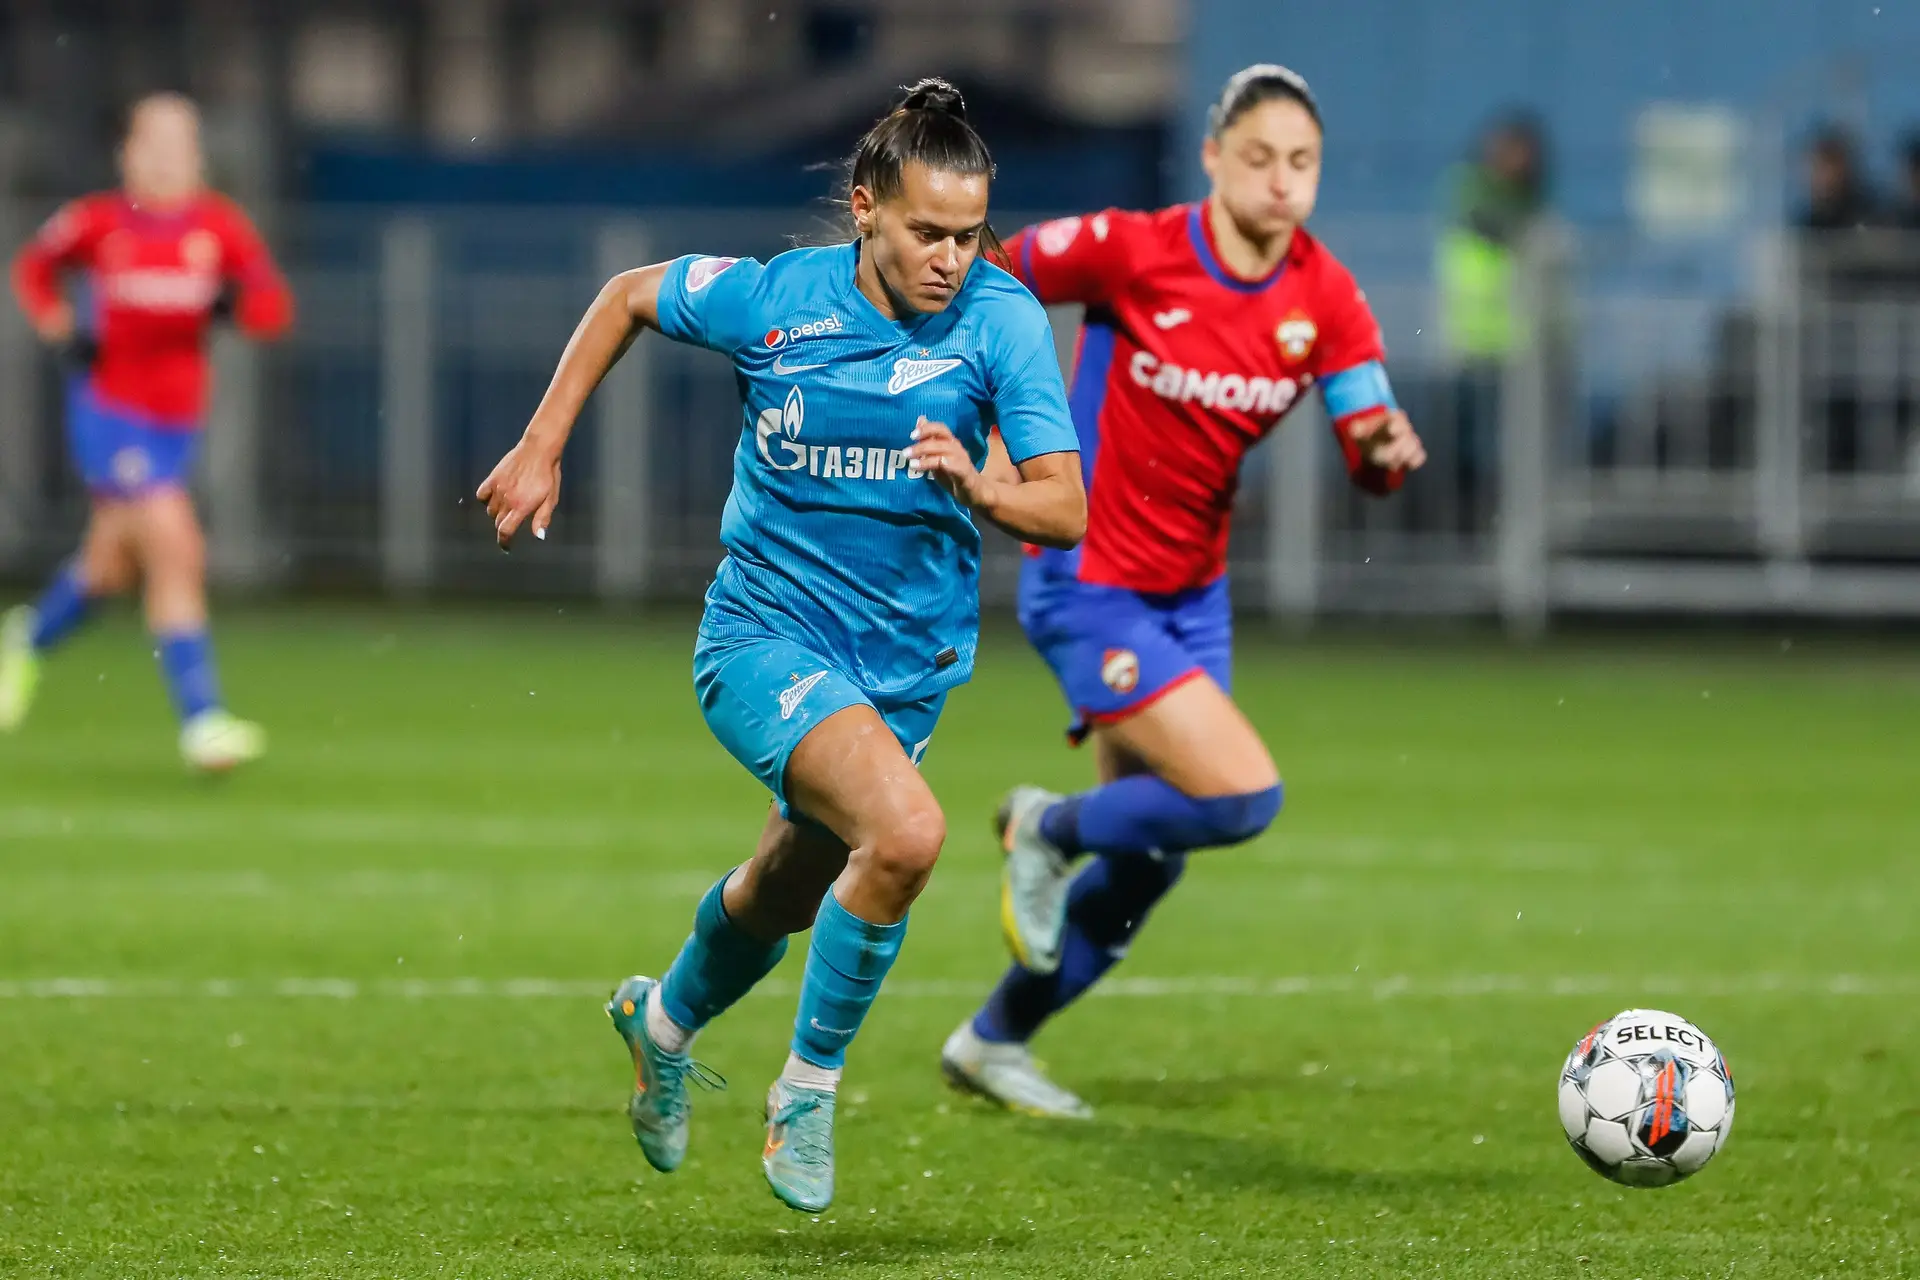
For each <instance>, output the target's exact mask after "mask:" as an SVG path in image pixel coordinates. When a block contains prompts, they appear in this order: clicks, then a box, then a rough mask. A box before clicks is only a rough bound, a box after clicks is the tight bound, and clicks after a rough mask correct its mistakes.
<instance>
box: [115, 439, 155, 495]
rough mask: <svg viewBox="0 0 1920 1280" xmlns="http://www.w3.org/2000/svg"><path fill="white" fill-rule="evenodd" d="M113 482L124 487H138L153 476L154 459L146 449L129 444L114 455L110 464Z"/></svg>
mask: <svg viewBox="0 0 1920 1280" xmlns="http://www.w3.org/2000/svg"><path fill="white" fill-rule="evenodd" d="M109 466H110V467H111V469H112V471H113V482H114V483H115V484H117V485H119V486H120V487H121V488H122V489H138V488H139V487H140V486H142V485H144V484H145V483H146V482H147V481H148V480H150V479H152V478H153V459H152V458H149V457H148V456H147V451H146V450H145V449H142V448H139V447H138V446H133V445H129V446H128V447H127V448H125V449H122V450H120V451H119V452H118V453H116V454H114V455H113V461H112V462H111V463H110V464H109Z"/></svg>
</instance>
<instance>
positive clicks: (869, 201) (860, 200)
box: [847, 186, 879, 236]
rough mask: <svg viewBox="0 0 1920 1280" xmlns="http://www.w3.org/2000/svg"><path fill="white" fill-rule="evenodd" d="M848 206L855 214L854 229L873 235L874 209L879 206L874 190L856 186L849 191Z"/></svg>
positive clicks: (865, 234) (864, 234)
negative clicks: (874, 196)
mask: <svg viewBox="0 0 1920 1280" xmlns="http://www.w3.org/2000/svg"><path fill="white" fill-rule="evenodd" d="M847 206H848V208H849V210H850V211H851V212H852V214H853V225H854V229H855V230H856V231H858V232H859V233H860V234H861V235H863V236H868V235H872V234H873V219H874V210H875V209H876V208H877V207H878V206H879V201H877V200H875V199H874V198H873V191H872V190H871V189H870V188H868V187H864V186H858V187H855V188H854V189H853V190H852V191H849V192H848V193H847Z"/></svg>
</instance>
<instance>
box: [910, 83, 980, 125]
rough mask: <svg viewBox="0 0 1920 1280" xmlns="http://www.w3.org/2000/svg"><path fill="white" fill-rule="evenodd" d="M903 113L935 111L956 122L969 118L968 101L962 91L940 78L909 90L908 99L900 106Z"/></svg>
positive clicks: (919, 84) (911, 87) (913, 86)
mask: <svg viewBox="0 0 1920 1280" xmlns="http://www.w3.org/2000/svg"><path fill="white" fill-rule="evenodd" d="M900 110H902V111H934V112H938V113H939V114H940V115H943V116H952V117H953V118H954V119H956V120H965V119H966V118H967V100H966V99H965V98H963V97H961V96H960V91H959V90H958V89H956V88H954V87H953V86H952V85H950V84H948V83H947V82H946V81H945V80H942V79H940V78H939V77H938V76H929V77H928V78H927V79H925V80H922V81H920V82H919V83H918V84H915V85H912V86H910V87H909V88H908V89H907V99H906V101H905V102H902V103H901V104H900Z"/></svg>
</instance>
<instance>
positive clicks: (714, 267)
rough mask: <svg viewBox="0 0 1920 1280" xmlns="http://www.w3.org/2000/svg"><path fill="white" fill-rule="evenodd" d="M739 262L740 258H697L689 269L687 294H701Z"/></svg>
mask: <svg viewBox="0 0 1920 1280" xmlns="http://www.w3.org/2000/svg"><path fill="white" fill-rule="evenodd" d="M738 261H740V259H738V258H695V259H694V260H693V262H692V263H691V264H689V265H688V267H687V292H688V293H698V292H700V291H701V290H702V289H704V288H706V287H707V286H708V285H710V284H712V283H713V282H714V281H715V280H717V279H719V278H720V273H721V272H723V271H725V270H726V269H727V268H728V267H730V266H732V265H733V264H734V263H736V262H738Z"/></svg>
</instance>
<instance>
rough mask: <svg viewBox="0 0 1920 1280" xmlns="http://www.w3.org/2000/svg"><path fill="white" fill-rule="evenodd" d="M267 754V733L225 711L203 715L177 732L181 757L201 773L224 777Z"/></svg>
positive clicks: (190, 721) (206, 712) (215, 711)
mask: <svg viewBox="0 0 1920 1280" xmlns="http://www.w3.org/2000/svg"><path fill="white" fill-rule="evenodd" d="M266 753H267V731H266V730H265V729H262V728H261V727H260V726H259V725H257V724H254V723H253V722H252V721H250V720H242V719H240V718H239V717H237V716H233V715H230V714H228V713H227V712H225V711H220V710H213V711H202V712H201V713H200V714H199V715H197V716H195V717H194V718H193V719H191V720H189V721H187V723H186V724H185V725H183V726H182V727H181V729H180V756H181V758H182V759H184V760H185V761H186V762H187V764H188V765H189V766H191V767H193V768H195V769H199V770H201V771H202V772H203V773H225V772H226V771H227V770H229V769H233V768H236V767H238V766H240V765H243V764H250V763H251V762H253V761H255V760H258V759H259V758H260V757H261V756H263V755H265V754H266Z"/></svg>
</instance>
